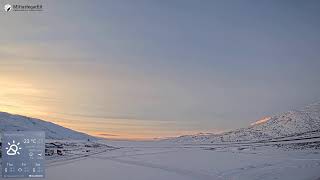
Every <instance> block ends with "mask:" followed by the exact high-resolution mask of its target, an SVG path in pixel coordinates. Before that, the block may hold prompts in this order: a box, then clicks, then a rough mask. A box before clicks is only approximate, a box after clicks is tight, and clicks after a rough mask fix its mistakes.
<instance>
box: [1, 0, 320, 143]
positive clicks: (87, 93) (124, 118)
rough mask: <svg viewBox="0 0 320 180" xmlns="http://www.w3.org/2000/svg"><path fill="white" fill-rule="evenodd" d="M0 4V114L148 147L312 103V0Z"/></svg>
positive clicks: (318, 71) (316, 12) (316, 24)
mask: <svg viewBox="0 0 320 180" xmlns="http://www.w3.org/2000/svg"><path fill="white" fill-rule="evenodd" d="M7 3H11V4H15V3H16V4H23V3H29V4H37V3H38V4H42V5H43V11H41V12H13V11H11V12H5V11H4V10H3V8H2V7H3V6H4V5H5V4H7ZM0 5H1V11H0V23H1V26H0V34H1V36H0V87H1V88H0V111H5V112H10V113H15V114H21V115H26V116H31V117H36V118H41V119H44V120H46V121H51V122H54V123H57V124H60V125H63V126H65V127H69V128H72V129H75V130H78V131H82V132H86V133H89V134H92V135H96V136H102V137H106V138H116V139H150V138H162V137H169V136H178V135H183V134H194V133H199V132H214V133H218V132H222V131H227V130H230V129H235V128H241V127H246V126H248V125H250V123H252V122H255V121H257V120H259V119H262V118H264V117H268V116H272V115H275V114H277V113H280V112H284V111H287V110H290V109H294V108H299V107H302V106H305V105H307V104H309V103H313V102H315V101H319V100H320V93H319V92H320V33H319V32H320V21H319V19H320V1H318V0H309V1H300V0H283V1H278V0H269V1H259V2H258V1H254V0H251V1H248V0H241V1H231V0H226V1H225V0H203V1H196V0H163V1H157V0H145V1H143V0H136V1H131V0H112V1H111V0H107V1H94V0H92V1H80V0H77V1H60V0H57V1H41V0H40V1H39V0H28V1H21V0H20V1H14V0H10V1H7V0H3V1H1V2H0Z"/></svg>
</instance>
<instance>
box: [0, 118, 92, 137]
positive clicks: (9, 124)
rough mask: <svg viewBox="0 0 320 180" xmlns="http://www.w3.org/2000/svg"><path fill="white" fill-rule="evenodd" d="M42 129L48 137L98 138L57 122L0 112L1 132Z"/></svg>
mask: <svg viewBox="0 0 320 180" xmlns="http://www.w3.org/2000/svg"><path fill="white" fill-rule="evenodd" d="M28 130H41V131H45V132H46V138H47V139H74V140H87V139H90V140H96V139H97V138H96V137H93V136H90V135H87V134H84V133H80V132H77V131H74V130H71V129H68V128H65V127H62V126H59V125H57V124H54V123H51V122H47V121H43V120H40V119H35V118H30V117H26V116H21V115H14V114H9V113H6V112H0V132H2V131H28Z"/></svg>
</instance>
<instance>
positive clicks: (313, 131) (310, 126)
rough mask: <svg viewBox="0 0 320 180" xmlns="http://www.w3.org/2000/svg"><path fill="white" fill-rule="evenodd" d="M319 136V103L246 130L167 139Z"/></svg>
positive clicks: (202, 140) (198, 140)
mask: <svg viewBox="0 0 320 180" xmlns="http://www.w3.org/2000/svg"><path fill="white" fill-rule="evenodd" d="M314 135H317V136H320V102H317V103H313V104H310V105H308V106H306V107H304V108H302V109H297V110H291V111H288V112H285V113H282V114H279V115H276V116H273V117H266V118H263V119H261V120H259V121H257V122H255V123H252V124H251V126H249V127H247V128H241V129H236V130H232V131H229V132H225V133H221V134H204V135H202V134H197V135H186V136H180V137H177V138H173V139H169V141H173V142H182V143H193V142H196V143H216V142H217V143H219V142H239V141H260V140H268V139H269V140H270V139H276V138H283V137H290V136H291V137H292V136H314Z"/></svg>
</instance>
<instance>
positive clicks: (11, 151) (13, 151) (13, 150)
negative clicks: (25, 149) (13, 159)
mask: <svg viewBox="0 0 320 180" xmlns="http://www.w3.org/2000/svg"><path fill="white" fill-rule="evenodd" d="M8 145H9V147H6V149H7V155H9V156H15V155H17V154H18V155H19V154H20V152H19V150H20V149H21V147H19V145H20V143H19V142H18V143H16V142H15V141H14V140H12V144H11V143H10V142H8Z"/></svg>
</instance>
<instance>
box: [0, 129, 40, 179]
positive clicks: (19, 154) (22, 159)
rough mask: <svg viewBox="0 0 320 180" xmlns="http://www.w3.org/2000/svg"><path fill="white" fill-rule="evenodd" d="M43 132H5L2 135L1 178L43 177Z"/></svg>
mask: <svg viewBox="0 0 320 180" xmlns="http://www.w3.org/2000/svg"><path fill="white" fill-rule="evenodd" d="M44 163H45V132H43V131H7V132H3V134H2V177H3V178H33V177H35V178H36V177H37V178H42V177H44V176H45V164H44Z"/></svg>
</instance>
